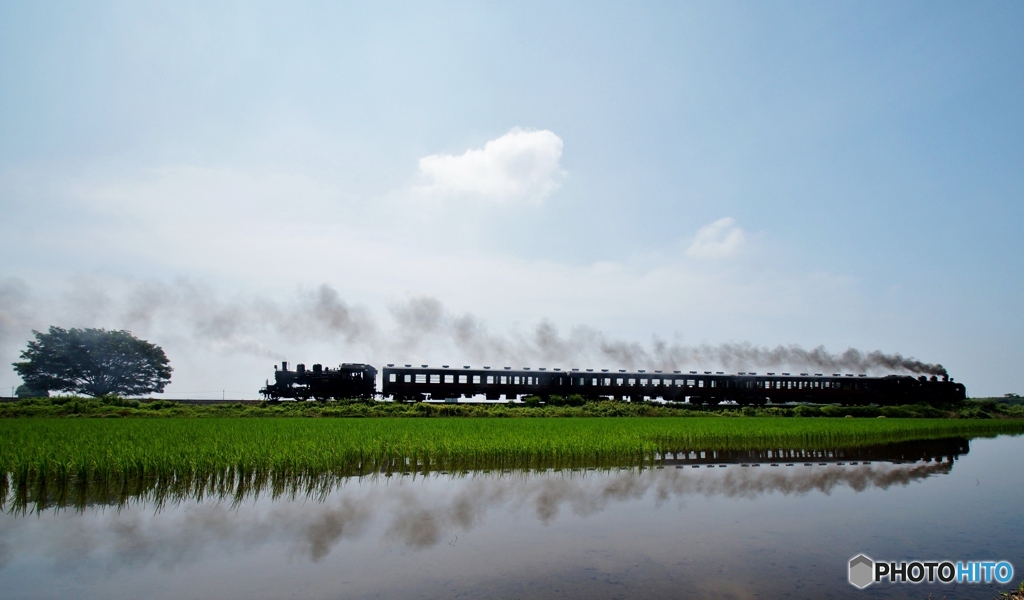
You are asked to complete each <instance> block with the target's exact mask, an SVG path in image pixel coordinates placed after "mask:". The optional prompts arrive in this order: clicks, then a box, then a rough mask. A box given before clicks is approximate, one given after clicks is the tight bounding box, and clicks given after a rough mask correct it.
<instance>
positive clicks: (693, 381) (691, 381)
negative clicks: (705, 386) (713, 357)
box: [686, 379, 697, 387]
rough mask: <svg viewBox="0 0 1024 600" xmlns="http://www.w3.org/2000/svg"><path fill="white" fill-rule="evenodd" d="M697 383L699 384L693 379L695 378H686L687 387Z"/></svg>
mask: <svg viewBox="0 0 1024 600" xmlns="http://www.w3.org/2000/svg"><path fill="white" fill-rule="evenodd" d="M695 385H697V382H696V380H693V379H687V380H686V387H694V386H695Z"/></svg>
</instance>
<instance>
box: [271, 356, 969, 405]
mask: <svg viewBox="0 0 1024 600" xmlns="http://www.w3.org/2000/svg"><path fill="white" fill-rule="evenodd" d="M274 371H275V372H274V383H270V382H269V381H268V382H267V384H266V386H265V387H264V388H263V389H261V390H260V393H261V394H262V395H263V396H264V397H265V398H267V399H268V400H280V399H281V398H293V399H295V400H311V399H315V400H328V399H332V398H333V399H347V398H353V399H354V398H363V399H372V398H381V399H383V398H390V399H392V400H394V401H396V402H414V401H424V400H431V401H447V402H451V401H458V400H460V399H462V400H467V401H473V400H489V401H502V400H503V401H505V402H517V401H519V400H520V399H522V398H525V397H529V396H537V397H540V398H541V399H542V400H549V399H550V398H551V397H552V396H562V397H569V396H573V395H579V396H581V397H583V398H584V399H586V400H601V399H612V400H628V401H630V402H642V401H664V402H676V403H678V402H688V403H690V404H694V405H697V404H704V405H715V404H720V403H722V402H735V403H737V404H739V405H741V406H745V405H754V406H761V405H765V404H767V403H769V402H770V403H772V404H783V403H787V402H810V403H814V404H845V405H867V404H877V405H900V404H916V403H919V402H926V403H928V404H932V405H942V404H950V403H955V402H959V401H961V400H964V399H965V398H966V397H967V389H966V388H965V387H964V385H963V384H961V383H955V382H954V381H953V380H952V379H950V378H949V377H948V376H946V375H943V376H942V377H941V378H940V377H938V376H936V375H932V376H931V377H927V376H924V375H922V376H919V377H916V378H915V377H912V376H909V375H886V376H884V377H868V376H867V375H856V376H855V375H852V374H845V375H844V374H841V373H834V374H832V375H824V374H822V373H815V374H813V375H812V374H810V373H800V374H796V375H794V374H792V373H765V374H760V375H759V374H757V373H737V374H729V375H727V374H725V373H723V372H720V371H719V372H711V371H703V372H697V371H689V372H686V373H684V372H682V371H672V372H662V371H653V372H650V373H649V372H647V371H645V370H637V371H626V370H624V369H622V370H618V371H615V372H613V371H610V370H608V369H600V370H599V371H594V369H585V370H582V371H581V370H580V369H570V370H562V369H545V368H539V369H530V368H528V367H524V368H523V369H519V370H514V369H512V368H511V367H504V368H503V369H492V368H491V367H483V368H482V369H474V368H471V367H469V366H463V367H461V368H457V367H449V365H442V366H441V367H440V368H437V367H434V368H431V367H429V366H428V365H422V366H420V367H414V366H413V365H405V366H395V365H394V364H388V366H387V367H385V368H384V370H383V376H382V385H381V389H380V392H379V393H378V392H377V388H376V383H377V369H375V368H374V367H373V366H371V365H365V364H357V363H344V364H342V365H340V366H339V367H338V368H334V369H332V368H325V367H323V366H321V365H319V364H316V365H313V368H312V369H311V370H307V369H306V367H305V365H302V364H299V365H296V368H295V370H294V371H290V370H288V363H286V362H282V363H281V368H280V369H278V368H277V367H276V365H275V367H274Z"/></svg>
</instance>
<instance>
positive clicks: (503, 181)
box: [420, 127, 565, 202]
mask: <svg viewBox="0 0 1024 600" xmlns="http://www.w3.org/2000/svg"><path fill="white" fill-rule="evenodd" d="M561 158H562V138H560V137H558V136H557V135H555V134H554V133H553V132H551V131H548V130H546V129H544V130H540V131H530V130H526V129H520V128H518V127H517V128H514V129H512V130H511V131H509V132H508V133H506V134H505V135H503V136H501V137H499V138H497V139H494V140H491V141H489V142H487V143H486V144H484V147H483V148H478V149H470V150H466V151H465V152H464V153H462V154H460V155H458V156H453V155H451V154H432V155H430V156H424V157H423V158H421V159H420V172H421V173H422V174H423V175H424V176H425V177H426V178H427V179H428V180H429V183H428V184H427V185H425V186H423V187H421V188H420V191H422V192H426V193H432V194H470V195H476V196H481V197H484V198H487V199H490V200H494V201H499V202H501V201H514V200H521V201H532V202H540V201H541V200H543V199H544V198H545V197H546V196H547V195H548V194H550V193H551V192H553V191H555V190H556V189H558V186H559V185H560V180H561V178H562V177H563V176H564V174H565V172H564V171H563V170H562V168H561V167H560V166H559V164H558V161H559V160H560V159H561Z"/></svg>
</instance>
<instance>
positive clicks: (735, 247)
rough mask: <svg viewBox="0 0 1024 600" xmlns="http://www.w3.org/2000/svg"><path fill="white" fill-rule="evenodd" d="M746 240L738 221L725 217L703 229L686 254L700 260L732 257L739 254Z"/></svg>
mask: <svg viewBox="0 0 1024 600" xmlns="http://www.w3.org/2000/svg"><path fill="white" fill-rule="evenodd" d="M745 240H746V235H745V234H744V233H743V230H742V229H740V228H739V226H737V225H736V220H735V219H733V218H732V217H723V218H721V219H719V220H717V221H715V222H714V223H709V224H707V225H705V226H704V227H701V228H700V230H699V231H697V236H696V237H695V238H694V239H693V242H692V243H691V244H690V247H689V248H687V249H686V254H687V255H688V256H695V257H698V258H721V257H725V256H732V255H733V254H736V253H737V252H739V250H740V248H741V247H742V246H743V242H744V241H745Z"/></svg>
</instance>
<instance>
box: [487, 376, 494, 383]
mask: <svg viewBox="0 0 1024 600" xmlns="http://www.w3.org/2000/svg"><path fill="white" fill-rule="evenodd" d="M487 383H494V375H488V376H487Z"/></svg>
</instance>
